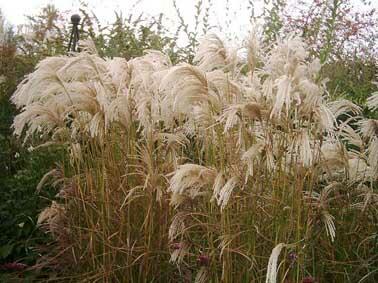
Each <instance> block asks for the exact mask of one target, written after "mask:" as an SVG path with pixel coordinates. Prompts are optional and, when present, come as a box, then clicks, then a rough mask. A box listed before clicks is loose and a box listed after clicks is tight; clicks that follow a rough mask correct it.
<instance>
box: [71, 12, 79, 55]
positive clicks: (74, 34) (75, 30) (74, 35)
mask: <svg viewBox="0 0 378 283" xmlns="http://www.w3.org/2000/svg"><path fill="white" fill-rule="evenodd" d="M80 19H81V18H80V16H79V15H78V14H73V15H72V16H71V23H72V30H71V37H70V43H69V44H68V52H71V51H73V52H76V51H79V50H78V49H77V48H76V45H77V43H78V41H79V24H80Z"/></svg>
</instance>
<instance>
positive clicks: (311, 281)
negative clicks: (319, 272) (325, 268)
mask: <svg viewBox="0 0 378 283" xmlns="http://www.w3.org/2000/svg"><path fill="white" fill-rule="evenodd" d="M315 282H316V281H315V279H314V278H313V277H311V276H306V277H304V278H303V279H302V283H315Z"/></svg>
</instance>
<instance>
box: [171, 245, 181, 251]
mask: <svg viewBox="0 0 378 283" xmlns="http://www.w3.org/2000/svg"><path fill="white" fill-rule="evenodd" d="M171 247H172V249H174V250H179V249H181V248H182V247H183V245H182V243H173V244H171Z"/></svg>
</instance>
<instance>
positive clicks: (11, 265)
mask: <svg viewBox="0 0 378 283" xmlns="http://www.w3.org/2000/svg"><path fill="white" fill-rule="evenodd" d="M27 267H28V266H27V265H26V264H24V263H20V262H8V263H4V264H2V265H0V270H6V271H21V270H24V269H25V268H27Z"/></svg>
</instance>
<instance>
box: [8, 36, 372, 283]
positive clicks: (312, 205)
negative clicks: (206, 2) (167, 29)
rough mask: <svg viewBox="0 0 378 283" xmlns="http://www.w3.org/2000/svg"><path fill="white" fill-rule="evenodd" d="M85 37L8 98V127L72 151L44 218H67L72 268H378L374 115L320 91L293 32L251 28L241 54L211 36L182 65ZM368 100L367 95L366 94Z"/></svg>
mask: <svg viewBox="0 0 378 283" xmlns="http://www.w3.org/2000/svg"><path fill="white" fill-rule="evenodd" d="M82 44H84V45H83V47H82V50H83V51H82V52H80V53H77V54H72V56H62V57H51V58H47V59H45V60H43V61H42V62H40V64H39V65H38V67H37V69H36V70H35V72H34V73H32V74H30V75H29V76H28V77H27V78H26V79H25V80H24V81H23V82H22V83H21V84H20V86H19V87H18V90H17V91H16V93H15V94H14V95H13V97H12V100H13V102H14V103H15V104H16V105H17V106H18V107H19V108H20V109H21V113H20V114H19V115H18V116H17V117H16V119H15V121H14V131H15V134H17V135H19V136H24V139H25V141H28V140H32V139H33V137H35V136H36V135H38V136H39V137H40V138H42V139H44V140H45V141H46V143H45V144H44V145H45V146H48V145H51V144H52V143H58V144H64V145H65V146H66V149H67V152H68V153H69V155H70V164H69V166H68V170H67V171H66V172H64V174H63V175H64V176H61V180H62V181H61V182H60V183H58V185H60V192H59V198H58V200H57V201H56V202H54V203H53V204H52V208H47V209H46V210H45V211H43V212H42V213H41V217H40V222H41V224H42V223H45V224H47V227H50V229H49V230H50V231H52V232H53V233H54V234H55V235H59V233H58V231H57V229H65V230H64V231H65V237H64V239H65V240H64V243H61V245H60V246H59V247H60V249H65V251H66V254H67V252H68V254H69V256H70V257H71V258H72V260H71V263H72V266H71V270H70V271H68V272H69V274H68V275H71V276H75V278H79V279H83V280H84V279H86V280H90V281H105V282H107V281H115V282H152V281H155V282H181V281H183V282H210V281H211V282H264V281H265V282H282V281H285V280H286V282H304V280H307V279H306V278H314V280H318V281H319V282H323V281H327V282H330V281H331V282H341V281H353V282H354V281H356V280H357V281H358V280H360V279H363V280H373V278H375V277H376V276H377V274H376V273H375V272H376V269H374V266H376V265H377V258H376V256H375V255H376V249H377V246H376V238H377V232H376V231H377V230H376V228H377V218H376V213H377V205H378V195H377V193H376V190H377V187H376V186H377V178H378V170H377V169H378V159H377V156H378V135H377V131H376V129H377V124H378V123H377V122H378V121H376V120H372V119H370V120H366V119H364V118H363V117H362V116H361V113H362V109H361V108H360V107H359V106H357V105H355V104H353V103H351V102H349V101H347V100H337V101H331V100H330V98H329V96H328V93H327V88H326V80H325V79H324V78H322V76H321V64H320V62H319V60H318V59H316V58H310V57H309V54H308V52H307V46H306V45H305V44H304V43H303V41H302V40H301V39H300V38H297V37H294V36H289V37H287V38H283V39H279V40H278V41H277V42H276V44H275V45H274V46H271V47H270V48H269V49H265V48H264V47H263V45H262V44H259V39H258V36H257V35H256V34H253V35H252V36H251V39H250V40H248V41H247V43H246V46H245V52H246V53H247V56H239V55H240V54H241V53H240V52H236V51H232V50H229V49H228V48H227V46H226V45H225V44H224V43H223V42H222V41H221V40H220V39H219V38H218V37H216V36H214V35H212V36H210V37H208V38H206V39H205V40H204V41H203V42H202V44H201V46H200V47H199V53H198V54H197V55H196V56H195V57H194V64H193V65H191V64H184V63H183V64H179V65H176V66H173V65H172V63H171V62H170V60H169V59H168V57H167V56H165V55H164V54H162V53H160V52H157V51H148V52H147V53H146V54H145V55H144V56H142V57H138V58H135V59H132V60H129V61H126V60H125V59H123V58H113V59H107V58H100V57H99V56H98V55H97V53H96V50H95V49H94V47H93V44H91V43H90V42H84V43H82ZM244 57H245V59H243V58H244ZM368 103H369V105H368V107H370V108H371V109H373V110H374V109H376V108H377V99H376V94H375V95H373V96H372V97H371V98H370V99H369V100H368ZM51 175H54V174H51ZM44 179H48V178H44ZM58 208H59V209H58ZM58 211H59V214H57V212H58ZM58 216H59V217H58ZM63 219H64V221H63ZM59 220H62V221H61V225H60V226H59V225H57V221H59ZM57 241H59V239H57ZM289 255H295V260H292V259H291V257H290V256H289ZM66 275H67V274H66Z"/></svg>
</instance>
